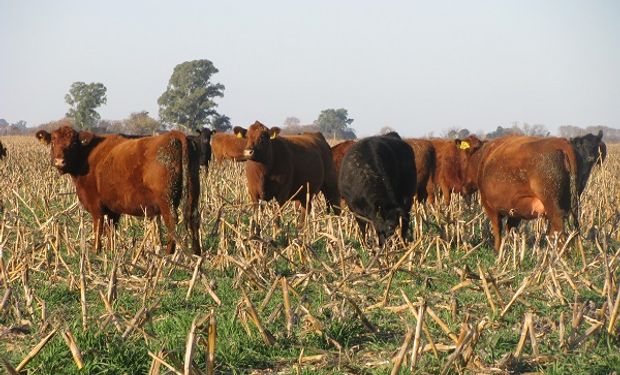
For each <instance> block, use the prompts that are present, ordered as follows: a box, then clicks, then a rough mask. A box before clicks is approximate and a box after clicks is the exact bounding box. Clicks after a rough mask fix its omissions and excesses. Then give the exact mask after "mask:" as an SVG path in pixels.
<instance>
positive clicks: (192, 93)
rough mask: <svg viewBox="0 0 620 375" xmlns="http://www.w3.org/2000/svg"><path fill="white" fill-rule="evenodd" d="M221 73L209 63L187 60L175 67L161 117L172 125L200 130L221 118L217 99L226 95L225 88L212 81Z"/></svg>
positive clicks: (161, 98) (162, 97)
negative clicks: (217, 109) (213, 120)
mask: <svg viewBox="0 0 620 375" xmlns="http://www.w3.org/2000/svg"><path fill="white" fill-rule="evenodd" d="M217 72H218V70H217V69H216V68H215V66H214V65H213V63H212V62H211V61H209V60H206V59H203V60H193V61H186V62H184V63H181V64H179V65H177V66H175V67H174V71H173V72H172V76H171V77H170V81H169V82H168V87H167V89H166V91H164V93H163V94H162V95H161V96H160V97H159V99H158V100H157V103H158V104H159V117H160V118H161V120H162V121H163V122H165V123H167V124H170V125H177V126H182V127H186V128H189V129H191V130H196V129H199V128H201V127H202V126H203V125H205V124H208V123H209V122H210V119H211V118H214V117H216V116H218V113H217V112H216V111H215V108H216V107H217V104H216V103H215V102H214V101H213V99H215V98H217V97H223V96H224V89H225V87H224V85H222V84H221V83H213V82H211V76H213V75H214V74H216V73H217Z"/></svg>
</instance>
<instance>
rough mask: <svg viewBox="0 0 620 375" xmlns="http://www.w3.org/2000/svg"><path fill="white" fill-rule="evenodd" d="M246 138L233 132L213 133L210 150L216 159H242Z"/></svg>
mask: <svg viewBox="0 0 620 375" xmlns="http://www.w3.org/2000/svg"><path fill="white" fill-rule="evenodd" d="M245 143H246V140H245V139H244V138H239V137H237V136H235V135H234V134H226V133H215V134H213V136H212V137H211V152H212V153H213V157H214V159H215V160H216V161H222V160H226V159H233V160H243V149H244V148H245Z"/></svg>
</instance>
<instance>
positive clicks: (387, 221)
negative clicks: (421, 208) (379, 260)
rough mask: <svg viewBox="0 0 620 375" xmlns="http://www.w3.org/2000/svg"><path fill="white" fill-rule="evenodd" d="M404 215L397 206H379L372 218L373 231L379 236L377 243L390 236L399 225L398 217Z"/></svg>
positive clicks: (381, 243) (381, 242) (380, 243)
mask: <svg viewBox="0 0 620 375" xmlns="http://www.w3.org/2000/svg"><path fill="white" fill-rule="evenodd" d="M403 216H405V213H404V212H403V210H402V209H401V208H399V207H381V208H380V209H379V212H378V213H377V217H376V218H375V220H374V222H373V223H374V226H375V231H376V232H377V236H378V237H379V245H383V243H384V242H385V241H386V240H387V239H388V238H390V237H391V236H392V235H393V234H394V232H395V231H396V228H398V226H399V225H400V218H401V217H403Z"/></svg>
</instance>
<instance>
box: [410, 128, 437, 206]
mask: <svg viewBox="0 0 620 375" xmlns="http://www.w3.org/2000/svg"><path fill="white" fill-rule="evenodd" d="M405 142H407V143H408V144H409V146H411V148H412V149H413V153H414V155H415V167H416V174H417V178H416V181H417V185H416V198H417V200H418V201H419V202H424V201H426V198H427V197H428V184H429V183H432V178H433V174H434V173H435V165H436V156H435V148H434V147H433V144H432V143H431V141H429V140H427V139H416V138H408V139H405Z"/></svg>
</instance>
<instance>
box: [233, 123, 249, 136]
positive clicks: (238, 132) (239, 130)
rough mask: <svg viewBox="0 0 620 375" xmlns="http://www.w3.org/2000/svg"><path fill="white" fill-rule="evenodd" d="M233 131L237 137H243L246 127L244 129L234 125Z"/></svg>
mask: <svg viewBox="0 0 620 375" xmlns="http://www.w3.org/2000/svg"><path fill="white" fill-rule="evenodd" d="M233 132H234V133H235V136H236V137H237V138H245V135H246V133H247V129H244V128H242V127H241V126H235V127H234V128H233Z"/></svg>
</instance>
